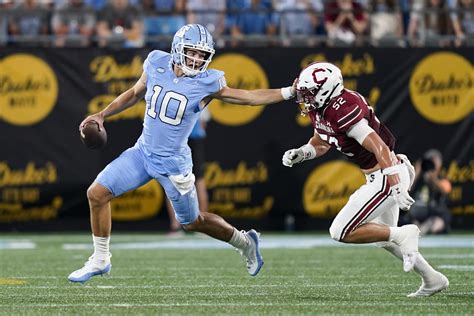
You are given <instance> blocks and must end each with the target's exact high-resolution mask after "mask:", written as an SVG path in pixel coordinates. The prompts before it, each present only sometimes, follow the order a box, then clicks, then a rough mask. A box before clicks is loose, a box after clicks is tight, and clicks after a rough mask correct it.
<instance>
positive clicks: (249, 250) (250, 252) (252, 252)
mask: <svg viewBox="0 0 474 316" xmlns="http://www.w3.org/2000/svg"><path fill="white" fill-rule="evenodd" d="M245 236H246V237H247V238H248V240H249V245H248V247H246V248H245V249H243V250H239V252H240V254H241V255H242V256H244V257H245V259H246V261H247V271H248V273H249V274H250V275H251V276H256V275H257V274H258V272H259V271H260V269H261V268H262V266H263V258H262V256H261V255H260V249H259V236H260V234H259V233H257V232H256V231H255V230H253V229H251V230H249V231H248V232H246V233H245Z"/></svg>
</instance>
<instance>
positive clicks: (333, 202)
mask: <svg viewBox="0 0 474 316" xmlns="http://www.w3.org/2000/svg"><path fill="white" fill-rule="evenodd" d="M364 183H365V177H364V175H363V174H362V172H361V171H360V169H359V168H358V167H357V166H356V165H354V164H352V163H349V162H346V161H342V160H339V161H331V162H327V163H325V164H323V165H321V166H319V167H317V168H316V169H315V170H314V171H313V172H312V173H311V174H310V175H309V177H308V179H307V180H306V183H305V184H304V189H303V207H304V210H305V211H306V213H308V214H309V215H311V216H315V217H328V218H332V217H334V216H335V215H337V213H338V212H339V211H340V210H341V208H342V207H343V206H344V205H345V204H346V203H347V201H348V200H349V197H350V195H351V194H352V193H354V191H355V190H357V189H358V188H359V187H360V186H361V185H362V184H364Z"/></svg>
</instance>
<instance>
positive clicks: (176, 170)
mask: <svg viewBox="0 0 474 316" xmlns="http://www.w3.org/2000/svg"><path fill="white" fill-rule="evenodd" d="M143 70H144V72H145V73H146V75H147V82H146V87H147V92H146V94H145V100H146V106H147V107H146V109H145V119H144V122H143V132H142V135H141V136H140V138H139V139H138V141H137V143H136V144H135V146H134V147H132V148H129V149H128V150H126V151H125V152H124V153H122V155H120V157H118V158H117V159H115V160H114V161H112V162H111V163H110V164H109V165H108V166H107V167H106V168H105V169H104V170H103V171H102V172H101V173H100V174H99V175H98V176H97V178H96V182H98V183H100V184H101V185H103V186H104V187H106V188H107V189H108V190H109V191H110V192H111V193H112V195H113V196H119V195H121V194H122V193H124V192H127V191H129V190H132V189H135V188H137V187H139V186H141V185H143V184H145V183H146V182H148V181H150V180H151V179H156V180H158V181H159V182H160V183H161V185H162V186H163V188H164V190H165V192H166V195H167V196H168V198H169V199H170V200H171V202H172V204H173V208H174V210H175V213H176V218H177V220H178V221H179V222H180V223H181V224H189V223H192V222H193V221H194V220H195V219H196V218H197V216H198V214H199V206H198V200H197V197H196V190H195V188H194V175H192V166H193V164H192V159H191V150H190V149H189V146H188V144H187V143H188V137H189V135H190V134H191V131H192V130H193V128H194V126H195V125H196V122H197V121H198V119H199V115H200V114H201V110H202V109H203V105H202V104H201V101H202V99H204V98H205V97H207V96H209V95H211V94H214V93H216V92H218V91H219V90H221V89H222V88H223V87H224V85H225V79H224V73H223V72H222V71H218V70H206V71H204V72H202V73H199V74H197V75H196V76H194V77H188V76H184V77H176V75H175V73H174V72H173V70H172V64H171V55H170V54H168V53H165V52H162V51H158V50H155V51H153V52H151V53H150V54H149V55H148V57H147V59H146V60H145V62H144V63H143ZM174 176H181V177H182V178H181V179H189V177H190V176H192V179H193V180H192V182H190V183H191V184H192V188H191V189H190V191H188V192H187V193H186V194H182V193H180V192H179V190H178V188H177V184H176V183H173V181H172V180H171V178H172V177H174ZM177 181H178V182H179V180H177Z"/></svg>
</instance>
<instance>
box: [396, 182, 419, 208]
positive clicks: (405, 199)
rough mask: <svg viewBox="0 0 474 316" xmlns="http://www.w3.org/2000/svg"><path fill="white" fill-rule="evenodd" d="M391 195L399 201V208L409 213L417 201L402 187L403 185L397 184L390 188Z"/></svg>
mask: <svg viewBox="0 0 474 316" xmlns="http://www.w3.org/2000/svg"><path fill="white" fill-rule="evenodd" d="M390 190H391V191H390V193H391V194H392V196H393V197H394V198H395V201H397V204H398V207H399V208H401V209H402V210H404V211H408V210H409V209H410V207H411V205H412V204H413V203H415V200H414V199H413V198H412V197H411V196H410V194H408V191H407V190H406V189H405V188H404V187H403V186H402V185H401V183H397V184H395V185H392V187H391V188H390Z"/></svg>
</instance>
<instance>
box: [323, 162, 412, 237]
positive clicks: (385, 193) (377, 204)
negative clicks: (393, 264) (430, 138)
mask: <svg viewBox="0 0 474 316" xmlns="http://www.w3.org/2000/svg"><path fill="white" fill-rule="evenodd" d="M399 158H401V159H400V163H401V164H402V165H403V167H404V168H402V171H401V172H400V173H399V174H398V176H399V177H400V181H401V183H402V185H403V186H404V187H406V188H409V187H410V186H411V185H412V182H413V179H410V173H409V171H408V168H413V167H412V165H411V163H410V161H409V160H408V158H406V156H404V155H399ZM365 177H366V179H367V182H366V184H364V185H363V186H361V187H360V188H359V189H358V190H357V191H355V192H354V193H353V194H352V195H351V196H350V198H349V201H348V202H347V204H346V205H345V206H344V207H343V208H342V209H341V211H340V212H339V214H337V216H336V218H335V219H334V221H333V222H332V225H331V227H330V228H329V233H330V234H331V237H332V238H333V239H335V240H337V241H340V240H342V239H343V238H344V237H345V236H347V235H348V234H349V233H351V232H352V231H354V230H355V229H356V228H357V227H359V226H360V225H362V224H365V223H368V222H374V223H378V224H383V225H387V226H391V227H396V226H397V224H398V214H399V209H398V205H397V202H396V201H395V199H394V198H393V197H392V196H391V195H390V185H389V183H388V180H387V176H386V175H383V174H382V171H381V170H377V171H375V172H373V173H371V174H366V175H365Z"/></svg>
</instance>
